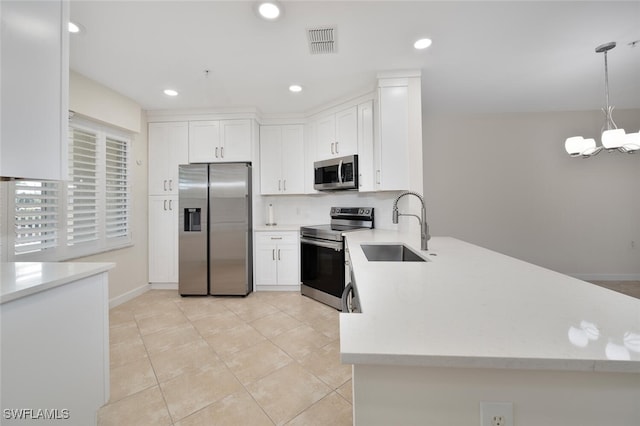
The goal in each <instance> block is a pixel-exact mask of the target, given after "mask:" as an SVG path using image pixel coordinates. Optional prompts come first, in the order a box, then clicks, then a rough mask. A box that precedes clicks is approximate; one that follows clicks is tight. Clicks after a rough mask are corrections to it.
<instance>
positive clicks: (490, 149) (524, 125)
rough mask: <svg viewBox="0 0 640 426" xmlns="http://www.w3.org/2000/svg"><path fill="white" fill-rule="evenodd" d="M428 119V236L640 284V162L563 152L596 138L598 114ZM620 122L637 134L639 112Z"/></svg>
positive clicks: (625, 114)
mask: <svg viewBox="0 0 640 426" xmlns="http://www.w3.org/2000/svg"><path fill="white" fill-rule="evenodd" d="M423 117H424V120H423V133H424V167H425V170H424V179H425V184H424V188H425V196H426V200H427V216H428V219H429V224H430V226H431V233H432V235H450V236H453V237H457V238H460V239H463V240H466V241H469V242H471V243H474V244H478V245H480V246H484V247H487V248H490V249H493V250H496V251H498V252H501V253H505V254H508V255H511V256H514V257H517V258H520V259H523V260H525V261H529V262H532V263H535V264H538V265H541V266H544V267H548V268H550V269H553V270H556V271H559V272H563V273H567V274H571V275H576V276H579V277H581V278H584V279H636V280H637V279H640V195H639V194H640V190H639V188H638V187H639V184H640V155H638V154H635V155H629V154H621V153H607V152H603V153H601V154H600V155H598V156H597V157H594V158H590V159H581V158H570V157H569V156H568V155H567V154H566V152H565V150H564V141H565V139H566V138H567V137H569V136H575V135H582V136H585V137H588V136H591V137H593V136H597V135H598V134H599V133H600V127H601V126H602V124H603V115H602V113H601V112H600V111H589V112H553V113H551V112H549V113H547V112H545V113H519V114H516V113H514V114H492V115H489V114H485V115H473V116H471V115H465V116H454V115H446V116H445V115H434V114H432V113H430V112H429V111H424V113H423ZM615 119H616V122H617V124H618V126H619V127H624V128H625V129H626V130H627V131H629V132H630V131H636V132H637V131H638V129H639V128H640V110H626V111H625V110H621V111H617V110H616V111H615ZM632 241H633V242H634V245H635V247H633V248H632Z"/></svg>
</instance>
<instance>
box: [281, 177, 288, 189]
mask: <svg viewBox="0 0 640 426" xmlns="http://www.w3.org/2000/svg"><path fill="white" fill-rule="evenodd" d="M282 188H283V189H284V190H285V191H286V190H287V180H286V179H285V180H284V181H282Z"/></svg>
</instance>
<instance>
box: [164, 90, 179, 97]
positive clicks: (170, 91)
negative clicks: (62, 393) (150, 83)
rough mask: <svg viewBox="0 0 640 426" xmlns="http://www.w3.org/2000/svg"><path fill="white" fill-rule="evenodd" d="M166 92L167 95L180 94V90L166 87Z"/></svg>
mask: <svg viewBox="0 0 640 426" xmlns="http://www.w3.org/2000/svg"><path fill="white" fill-rule="evenodd" d="M164 94H165V95H167V96H178V92H176V91H175V90H173V89H164Z"/></svg>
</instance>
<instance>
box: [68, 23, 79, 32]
mask: <svg viewBox="0 0 640 426" xmlns="http://www.w3.org/2000/svg"><path fill="white" fill-rule="evenodd" d="M67 29H68V31H69V32H70V33H72V34H77V33H79V32H80V25H78V24H76V23H75V22H71V21H69V24H67Z"/></svg>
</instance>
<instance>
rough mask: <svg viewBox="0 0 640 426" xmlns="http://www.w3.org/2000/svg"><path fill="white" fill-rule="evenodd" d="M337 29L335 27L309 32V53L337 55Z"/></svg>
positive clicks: (313, 29)
mask: <svg viewBox="0 0 640 426" xmlns="http://www.w3.org/2000/svg"><path fill="white" fill-rule="evenodd" d="M335 37H336V29H335V28H334V27H318V28H311V29H309V30H307V39H308V40H309V51H310V52H311V54H312V55H315V54H319V53H336V50H337V49H336V39H335Z"/></svg>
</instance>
